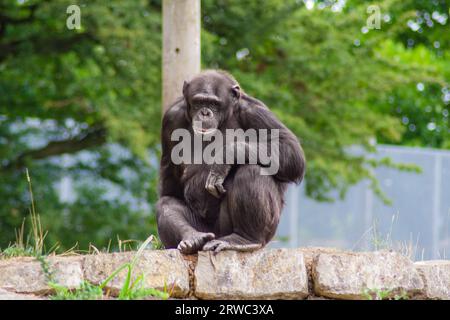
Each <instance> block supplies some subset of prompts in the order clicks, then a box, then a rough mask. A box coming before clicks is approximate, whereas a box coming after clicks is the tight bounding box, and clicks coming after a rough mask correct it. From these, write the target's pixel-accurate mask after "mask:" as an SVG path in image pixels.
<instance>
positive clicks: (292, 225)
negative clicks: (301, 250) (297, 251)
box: [289, 186, 302, 248]
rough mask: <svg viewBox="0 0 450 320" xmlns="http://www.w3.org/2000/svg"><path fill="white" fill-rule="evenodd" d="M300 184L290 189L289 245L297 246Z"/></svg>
mask: <svg viewBox="0 0 450 320" xmlns="http://www.w3.org/2000/svg"><path fill="white" fill-rule="evenodd" d="M301 191H302V190H301V188H300V187H299V186H291V187H290V189H289V202H290V204H291V206H290V208H289V247H290V248H297V247H298V246H299V243H298V216H299V207H300V206H299V198H300V196H301Z"/></svg>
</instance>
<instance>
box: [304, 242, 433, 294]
mask: <svg viewBox="0 0 450 320" xmlns="http://www.w3.org/2000/svg"><path fill="white" fill-rule="evenodd" d="M312 273H313V282H314V292H315V294H316V295H318V296H324V297H328V298H335V299H366V298H367V296H366V292H367V291H371V292H377V291H380V290H383V291H384V292H388V293H389V296H392V297H393V296H394V295H396V294H398V295H405V294H406V295H407V296H408V297H413V296H415V295H417V294H420V293H421V292H423V289H424V283H423V281H422V278H421V277H420V275H419V273H418V271H417V270H416V269H415V268H414V264H413V262H412V261H411V260H409V259H408V258H406V257H405V256H402V255H400V254H398V253H395V252H387V251H378V252H366V253H351V252H347V253H320V254H319V255H318V256H317V257H316V259H315V261H314V263H313V270H312Z"/></svg>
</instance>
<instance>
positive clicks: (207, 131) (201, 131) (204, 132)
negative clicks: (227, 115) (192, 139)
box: [192, 127, 217, 135]
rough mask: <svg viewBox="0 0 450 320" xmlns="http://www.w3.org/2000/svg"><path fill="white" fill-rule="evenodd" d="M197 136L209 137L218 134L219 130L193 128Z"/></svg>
mask: <svg viewBox="0 0 450 320" xmlns="http://www.w3.org/2000/svg"><path fill="white" fill-rule="evenodd" d="M192 129H193V130H194V133H195V134H201V135H209V134H213V133H214V132H216V130H217V128H196V127H192Z"/></svg>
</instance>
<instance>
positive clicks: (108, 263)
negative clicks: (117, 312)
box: [84, 249, 189, 298]
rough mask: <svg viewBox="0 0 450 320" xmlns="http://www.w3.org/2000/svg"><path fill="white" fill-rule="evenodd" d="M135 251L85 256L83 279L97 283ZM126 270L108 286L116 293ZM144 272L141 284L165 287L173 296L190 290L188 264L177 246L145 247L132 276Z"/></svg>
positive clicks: (131, 257) (112, 292) (146, 286)
mask: <svg viewBox="0 0 450 320" xmlns="http://www.w3.org/2000/svg"><path fill="white" fill-rule="evenodd" d="M135 254H136V253H135V252H123V253H112V254H98V255H91V256H86V257H85V260H84V276H85V279H86V280H88V281H90V282H92V283H95V284H99V283H101V282H103V281H104V280H105V279H106V278H107V277H109V276H110V275H111V274H112V273H113V272H114V271H115V270H116V269H118V268H119V267H120V266H122V265H123V264H126V263H128V262H131V261H132V260H133V257H134V255H135ZM126 273H127V270H123V271H122V272H120V273H119V274H118V276H117V277H116V278H115V279H113V280H112V281H111V282H110V283H109V284H108V286H107V288H108V289H109V290H111V294H113V295H116V294H117V293H118V292H119V291H120V289H121V288H122V286H123V283H124V280H125V276H126ZM141 274H144V287H145V288H154V289H158V290H167V292H168V293H170V294H171V296H172V297H179V298H182V297H185V296H187V294H188V292H189V272H188V265H187V263H186V261H185V260H184V259H183V256H182V255H181V254H180V253H179V251H178V250H174V249H172V250H145V251H143V253H142V255H141V256H140V258H139V259H138V261H137V263H136V265H135V267H134V269H133V274H132V275H133V279H135V278H136V277H138V276H140V275H141Z"/></svg>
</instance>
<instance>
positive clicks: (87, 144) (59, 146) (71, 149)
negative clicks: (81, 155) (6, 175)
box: [2, 128, 106, 171]
mask: <svg viewBox="0 0 450 320" xmlns="http://www.w3.org/2000/svg"><path fill="white" fill-rule="evenodd" d="M105 142H106V130H105V129H104V128H97V129H93V130H91V131H89V132H87V133H85V134H83V135H79V136H77V137H74V138H71V139H68V140H62V141H51V142H49V143H48V144H47V145H46V146H44V147H42V148H40V149H34V150H29V151H26V152H24V153H22V154H21V155H19V156H18V157H17V158H16V159H14V160H12V161H10V162H9V163H7V164H6V165H4V166H2V171H5V170H17V169H21V168H23V167H24V165H25V163H26V161H27V160H29V159H33V160H39V159H45V158H48V157H52V156H58V155H62V154H67V153H68V154H73V153H76V152H78V151H81V150H85V149H88V148H92V147H96V146H99V145H102V144H104V143H105Z"/></svg>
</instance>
